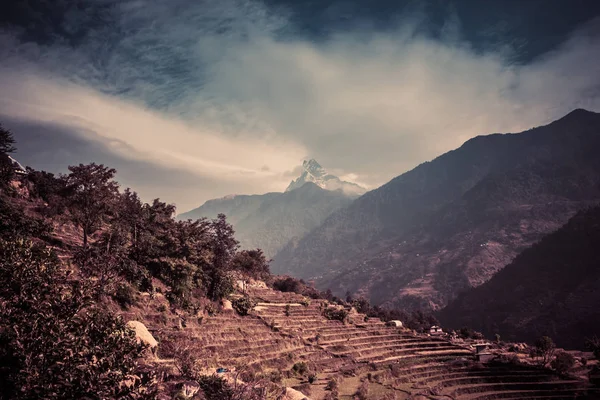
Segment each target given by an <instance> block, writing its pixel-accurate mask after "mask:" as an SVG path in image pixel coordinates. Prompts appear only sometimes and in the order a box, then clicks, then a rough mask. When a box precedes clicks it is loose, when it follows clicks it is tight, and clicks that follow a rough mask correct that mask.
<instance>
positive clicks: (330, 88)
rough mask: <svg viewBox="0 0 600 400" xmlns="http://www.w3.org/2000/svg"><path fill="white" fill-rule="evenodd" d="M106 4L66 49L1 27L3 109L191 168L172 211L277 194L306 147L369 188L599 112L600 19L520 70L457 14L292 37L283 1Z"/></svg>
mask: <svg viewBox="0 0 600 400" xmlns="http://www.w3.org/2000/svg"><path fill="white" fill-rule="evenodd" d="M106 4H108V5H110V7H108V8H106V9H105V11H104V14H103V18H105V20H106V23H103V24H99V26H97V27H94V28H93V29H89V30H88V31H86V34H85V36H82V37H81V40H80V42H79V43H78V44H77V46H75V47H73V46H71V45H67V44H65V43H64V42H63V41H60V40H58V41H55V42H52V43H50V44H45V45H41V44H34V43H31V42H25V41H23V40H21V39H20V38H19V36H18V34H17V33H16V32H14V31H5V32H4V33H3V34H2V35H1V36H0V49H5V50H4V51H2V50H0V57H2V60H3V63H2V65H3V66H2V67H1V71H0V89H1V90H2V93H3V96H2V99H1V100H0V115H10V116H12V117H13V118H19V119H21V120H28V121H36V122H40V123H46V124H57V123H58V124H61V125H63V126H69V127H71V128H72V131H73V132H77V134H78V135H80V137H82V138H88V139H90V140H91V138H92V137H94V138H95V139H94V140H101V141H102V142H103V143H104V144H105V145H106V148H107V149H108V151H111V152H114V153H115V154H118V155H119V156H120V157H123V158H127V159H131V160H134V161H139V162H147V163H153V164H156V165H160V166H163V167H169V168H176V169H179V170H182V171H188V172H189V173H190V174H191V175H190V177H192V178H190V179H191V181H190V182H189V185H190V186H193V185H195V184H196V183H195V182H193V177H194V176H196V177H198V179H199V180H200V179H201V180H202V182H203V184H204V185H205V187H206V190H205V191H194V193H193V194H191V193H186V192H184V191H182V192H179V193H167V194H166V195H165V196H162V197H166V198H167V199H168V200H171V201H176V202H178V203H179V204H180V205H182V208H185V207H187V206H192V205H195V204H197V203H201V202H202V201H204V200H206V196H212V195H213V193H214V188H215V187H217V186H218V187H219V190H222V191H224V192H223V193H222V194H227V193H228V192H237V193H239V192H240V190H239V188H243V189H249V188H251V189H249V190H250V191H252V192H254V193H260V192H264V191H269V190H283V189H284V188H285V185H286V184H287V183H288V181H289V179H290V176H289V171H293V170H294V167H295V166H296V165H297V163H298V162H299V161H301V159H302V158H303V157H306V156H311V157H315V158H317V159H318V160H319V161H320V162H321V163H322V164H323V165H324V166H325V167H327V168H328V169H330V170H333V171H335V172H336V173H339V174H340V175H345V176H347V177H349V178H352V179H354V180H356V181H359V182H363V183H365V184H368V185H370V186H376V185H378V184H381V183H384V182H385V181H386V180H388V179H390V178H392V177H394V176H396V175H398V174H400V173H402V172H404V171H406V170H407V169H410V168H411V167H414V166H415V165H417V164H418V163H420V162H422V161H426V160H429V159H431V158H433V157H435V156H436V155H439V154H441V153H442V152H445V151H447V150H450V149H452V148H454V147H456V146H458V145H460V144H461V143H462V142H464V141H465V140H467V139H468V138H470V137H473V136H475V135H478V134H484V133H492V132H509V131H512V132H514V131H520V130H524V129H527V128H529V127H531V126H535V125H540V124H543V123H546V122H548V121H550V120H552V119H555V118H558V117H560V116H561V115H563V114H565V113H567V112H568V111H570V110H571V109H573V108H575V107H584V108H588V109H591V110H596V111H600V100H599V88H600V67H599V66H600V62H599V61H600V37H599V35H598V31H597V29H596V30H594V29H595V28H597V27H598V26H599V23H598V21H597V20H596V21H592V22H590V23H589V24H588V25H587V26H586V27H583V28H582V29H580V30H578V31H576V32H574V33H573V34H572V36H571V37H570V38H569V39H568V40H566V41H565V42H564V43H563V44H562V45H561V46H560V47H558V48H556V49H555V50H554V51H553V52H551V53H548V54H546V55H544V56H543V57H540V58H538V59H536V60H534V61H533V62H531V63H529V64H526V65H518V64H514V63H513V62H512V61H511V60H512V57H511V54H510V51H506V49H504V50H502V51H499V50H495V51H493V52H487V53H486V52H483V53H482V52H481V51H475V50H473V49H472V47H471V46H470V45H469V44H468V43H466V42H464V41H463V40H462V38H461V35H460V23H459V21H457V20H456V19H455V18H449V19H448V23H447V28H446V29H445V32H446V34H445V36H444V37H443V38H442V39H432V38H430V37H428V36H426V35H424V34H421V33H418V32H419V31H418V29H417V27H418V22H419V21H418V20H415V19H414V17H412V18H411V19H405V20H401V21H399V22H398V24H397V29H393V30H390V29H386V30H385V32H383V31H377V30H375V29H372V28H369V29H365V28H364V27H361V28H356V29H354V30H345V31H340V32H336V33H335V34H333V35H331V36H330V37H327V38H325V39H323V40H321V41H319V42H315V41H309V40H307V39H305V38H304V37H303V36H301V35H299V34H296V33H295V29H294V26H293V25H292V24H291V23H290V22H289V21H290V20H289V18H288V17H289V15H290V13H291V12H292V11H291V10H285V9H277V10H274V9H270V8H267V7H265V6H264V5H263V4H261V3H259V2H255V1H236V0H223V1H220V2H213V1H203V2H191V1H182V0H177V1H174V2H169V4H168V7H167V6H166V5H160V4H157V3H155V2H150V1H144V0H137V1H126V2H115V3H110V2H108V1H107V2H106ZM165 4H166V3H165ZM83 12H84V13H85V10H84V11H83ZM82 21H83V20H82V16H81V15H77V14H74V15H72V16H71V17H70V18H69V19H68V23H69V24H70V29H74V30H76V29H78V28H77V26H78V24H80V23H82ZM68 162H69V160H65V163H68ZM211 182H213V183H212V184H211ZM217 182H218V184H217ZM156 185H157V187H160V186H161V185H163V183H162V182H160V181H157V182H156ZM165 187H166V186H165ZM203 196H204V197H203Z"/></svg>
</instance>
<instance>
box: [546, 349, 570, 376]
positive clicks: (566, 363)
mask: <svg viewBox="0 0 600 400" xmlns="http://www.w3.org/2000/svg"><path fill="white" fill-rule="evenodd" d="M550 365H551V366H552V368H554V369H555V370H556V372H558V373H559V374H566V373H567V372H569V371H570V370H571V368H573V366H574V365H575V357H573V356H572V355H571V354H570V353H567V352H565V351H561V352H560V353H558V354H557V355H556V357H555V358H554V360H552V362H551V363H550Z"/></svg>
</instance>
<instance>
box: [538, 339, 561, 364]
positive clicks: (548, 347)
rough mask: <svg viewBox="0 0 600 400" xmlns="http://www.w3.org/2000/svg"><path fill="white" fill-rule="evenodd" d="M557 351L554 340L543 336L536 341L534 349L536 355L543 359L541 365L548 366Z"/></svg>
mask: <svg viewBox="0 0 600 400" xmlns="http://www.w3.org/2000/svg"><path fill="white" fill-rule="evenodd" d="M555 350H556V345H555V344H554V341H553V340H552V338H550V337H548V336H542V337H540V338H539V339H537V340H536V341H535V348H534V349H533V351H534V354H535V355H536V356H538V357H541V361H540V364H541V365H546V364H548V362H550V360H551V359H552V356H553V355H554V352H555Z"/></svg>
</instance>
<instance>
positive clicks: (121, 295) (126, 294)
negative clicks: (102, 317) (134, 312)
mask: <svg viewBox="0 0 600 400" xmlns="http://www.w3.org/2000/svg"><path fill="white" fill-rule="evenodd" d="M113 298H114V299H115V301H116V302H117V303H118V304H119V305H120V306H121V308H123V309H124V310H127V309H129V307H131V306H133V305H135V303H136V302H137V298H136V293H135V290H134V289H133V288H132V287H131V286H130V285H128V284H126V283H120V284H118V285H117V288H116V290H115V294H114V295H113Z"/></svg>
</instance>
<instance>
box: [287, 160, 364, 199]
mask: <svg viewBox="0 0 600 400" xmlns="http://www.w3.org/2000/svg"><path fill="white" fill-rule="evenodd" d="M302 169H303V171H302V174H301V175H300V176H299V177H298V178H297V179H296V180H293V181H292V182H291V183H290V184H289V186H288V187H287V189H286V190H285V191H286V192H289V191H291V190H294V189H298V188H299V187H302V186H303V185H304V184H305V183H308V182H312V183H314V184H316V185H317V186H319V187H320V188H322V189H325V190H341V191H342V192H344V193H345V194H347V195H349V196H360V195H361V194H363V193H364V192H366V189H365V188H363V187H362V186H359V185H357V184H356V183H352V182H346V181H342V180H341V179H340V178H338V177H337V176H335V175H332V174H329V173H327V171H326V170H325V169H324V168H323V167H322V166H321V164H319V163H318V162H317V160H315V159H310V160H308V161H307V160H304V162H303V163H302Z"/></svg>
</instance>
